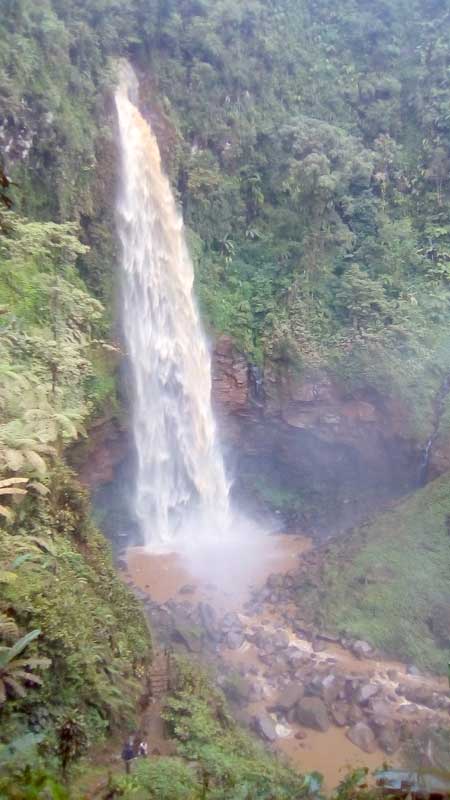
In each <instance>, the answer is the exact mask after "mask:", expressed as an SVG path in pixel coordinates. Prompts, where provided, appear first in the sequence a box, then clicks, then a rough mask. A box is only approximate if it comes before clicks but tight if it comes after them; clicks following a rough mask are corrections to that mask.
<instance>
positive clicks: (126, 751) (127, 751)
mask: <svg viewBox="0 0 450 800" xmlns="http://www.w3.org/2000/svg"><path fill="white" fill-rule="evenodd" d="M133 758H134V747H133V738H132V737H131V736H130V737H129V738H128V739H127V741H126V742H125V744H124V746H123V748H122V759H123V762H124V764H125V772H126V773H127V775H129V774H130V764H131V762H132V760H133Z"/></svg>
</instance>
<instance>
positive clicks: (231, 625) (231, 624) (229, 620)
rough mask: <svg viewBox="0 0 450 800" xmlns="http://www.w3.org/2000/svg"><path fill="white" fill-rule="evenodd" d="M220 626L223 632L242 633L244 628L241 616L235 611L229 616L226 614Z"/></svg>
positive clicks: (229, 613) (230, 612)
mask: <svg viewBox="0 0 450 800" xmlns="http://www.w3.org/2000/svg"><path fill="white" fill-rule="evenodd" d="M220 625H221V628H222V630H223V631H231V630H233V631H241V630H242V628H243V625H242V622H241V620H240V619H239V616H238V615H237V614H236V612H234V611H229V612H228V613H227V614H225V616H224V618H223V619H222V621H221V623H220Z"/></svg>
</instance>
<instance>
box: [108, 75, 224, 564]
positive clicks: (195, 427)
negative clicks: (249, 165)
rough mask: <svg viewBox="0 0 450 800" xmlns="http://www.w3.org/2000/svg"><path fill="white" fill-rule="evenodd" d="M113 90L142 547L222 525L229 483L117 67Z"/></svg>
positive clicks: (141, 133)
mask: <svg viewBox="0 0 450 800" xmlns="http://www.w3.org/2000/svg"><path fill="white" fill-rule="evenodd" d="M121 73H122V74H121V80H120V85H119V88H118V90H117V92H116V98H115V99H116V107H117V113H118V119H119V132H120V149H121V160H122V169H121V188H120V192H119V199H118V220H119V223H118V225H119V235H120V239H121V243H122V298H123V327H124V334H125V340H126V345H127V351H128V357H129V362H130V366H131V370H132V375H133V382H134V409H133V431H134V439H135V446H136V453H137V475H136V497H135V510H136V514H137V518H138V522H139V525H140V528H141V531H142V533H143V536H144V540H145V543H146V544H147V545H148V546H150V547H155V548H158V547H160V546H161V545H162V546H165V547H169V548H173V547H174V546H175V545H176V541H177V540H178V539H179V538H180V537H181V538H182V539H183V538H185V537H184V536H183V534H188V535H189V536H193V535H194V534H196V533H202V534H203V533H211V534H214V533H220V532H223V531H224V530H225V529H226V528H227V525H228V490H229V487H228V484H227V480H226V477H225V471H224V466H223V461H222V457H221V454H220V450H219V448H218V445H217V439H216V431H215V424H214V418H213V413H212V409H211V401H210V394H211V364H210V356H209V353H208V349H207V346H206V342H205V339H204V336H203V333H202V330H201V326H200V321H199V316H198V313H197V309H196V306H195V302H194V298H193V291H192V287H193V279H194V274H193V267H192V263H191V260H190V258H189V254H188V251H187V246H186V242H185V238H184V231H183V222H182V219H181V216H180V214H179V212H178V210H177V207H176V204H175V200H174V197H173V195H172V192H171V189H170V185H169V181H168V179H167V177H166V176H165V175H164V173H163V171H162V167H161V158H160V153H159V149H158V144H157V141H156V139H155V136H154V135H153V133H152V131H151V129H150V126H149V124H148V123H147V122H146V121H145V120H144V119H143V117H142V116H141V114H140V113H139V111H138V109H137V107H136V105H134V102H133V101H134V100H135V96H136V94H137V79H136V77H135V75H134V73H133V72H132V70H131V68H130V67H129V66H128V65H127V66H122V68H121Z"/></svg>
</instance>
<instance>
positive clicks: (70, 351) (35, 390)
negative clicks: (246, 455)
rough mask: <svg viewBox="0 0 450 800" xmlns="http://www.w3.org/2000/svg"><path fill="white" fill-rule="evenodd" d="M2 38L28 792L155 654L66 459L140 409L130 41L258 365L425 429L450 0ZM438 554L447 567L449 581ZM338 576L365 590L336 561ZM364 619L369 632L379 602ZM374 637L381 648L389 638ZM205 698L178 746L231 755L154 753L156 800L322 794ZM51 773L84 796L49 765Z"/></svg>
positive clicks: (10, 633)
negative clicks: (118, 219) (129, 157)
mask: <svg viewBox="0 0 450 800" xmlns="http://www.w3.org/2000/svg"><path fill="white" fill-rule="evenodd" d="M0 35H1V43H2V46H1V48H0V156H1V159H2V165H1V166H2V168H3V170H4V172H2V183H3V184H4V186H3V190H2V195H1V198H0V201H1V210H0V270H1V280H0V494H1V495H2V504H1V506H0V515H1V520H0V521H1V529H0V637H1V647H0V716H1V733H0V741H1V742H2V745H0V764H2V763H3V764H6V763H8V764H9V765H10V766H9V769H10V770H12V773H11V774H12V775H13V777H12V778H11V777H7V778H5V784H4V787H6V788H4V787H2V784H1V781H0V796H10V795H8V791H10V790H11V786H12V785H15V786H16V787H17V786H19V783H20V781H21V780H22V779H21V778H19V777H18V775H19V773H17V772H15V770H16V768H18V767H17V760H18V763H19V765H20V766H23V763H24V761H26V759H27V758H28V756H26V755H24V754H25V753H27V752H31V750H29V747H30V746H31V747H37V746H39V748H40V754H41V755H40V757H41V758H42V759H43V762H45V763H46V764H47V765H48V764H50V765H51V766H54V765H56V764H60V763H61V734H62V733H63V734H64V731H67V727H65V726H67V725H69V726H70V729H71V730H72V731H73V736H72V738H71V743H72V744H71V747H72V750H71V753H70V758H71V759H72V758H73V760H75V759H76V758H77V757H79V756H81V755H83V753H84V752H85V751H86V750H87V749H88V748H89V746H90V745H92V744H93V743H94V742H98V741H99V740H101V739H102V737H105V736H106V735H109V734H110V733H111V732H112V731H114V730H117V728H118V727H119V728H120V729H121V730H123V729H124V728H126V726H127V725H131V724H132V722H133V715H134V707H135V703H136V699H137V697H138V695H139V692H140V691H141V690H142V685H143V682H145V675H146V670H147V668H148V664H149V660H150V652H151V642H150V635H149V633H148V631H147V628H146V625H145V622H144V618H143V616H142V614H141V612H140V610H139V607H138V605H137V603H136V601H135V600H134V598H133V597H132V595H131V594H129V593H128V590H126V589H125V588H124V587H123V586H122V584H121V583H120V581H119V580H118V578H117V577H116V575H115V573H114V570H113V567H112V562H111V557H110V554H109V552H108V548H107V546H106V544H105V542H104V540H103V538H102V537H101V535H100V534H99V533H98V532H97V531H96V530H95V528H94V526H93V524H92V521H91V519H90V512H89V507H88V499H87V497H86V495H85V494H84V492H83V491H82V490H81V489H80V487H79V485H78V484H77V482H76V480H75V478H74V476H73V474H72V473H71V472H70V470H69V469H68V468H67V466H66V463H65V462H66V458H67V450H68V448H69V447H70V445H71V443H73V442H74V441H75V440H77V439H80V437H83V436H86V432H87V430H88V429H89V424H90V423H91V422H92V420H93V419H95V418H96V417H99V416H102V415H108V414H110V413H111V412H112V410H114V411H115V412H118V410H119V409H120V400H119V399H118V392H117V386H116V365H117V360H118V348H117V345H116V343H115V338H116V329H115V318H116V314H115V305H114V297H115V281H116V278H115V275H116V270H115V265H116V257H117V243H116V240H115V235H114V208H113V205H114V202H113V200H114V196H115V185H116V177H117V174H116V160H117V153H116V150H115V146H114V126H115V122H114V110H113V104H112V90H113V87H114V84H115V60H116V59H117V58H118V57H119V56H124V55H125V56H126V57H127V58H129V59H130V61H131V62H132V63H133V64H134V66H135V68H136V70H137V72H138V74H139V77H140V80H141V105H142V108H143V109H144V111H145V112H146V114H147V115H148V116H149V118H150V119H151V121H152V124H153V126H154V128H155V131H156V133H157V135H158V138H159V141H160V144H161V149H162V152H163V157H164V161H165V164H166V167H167V170H168V172H169V174H170V177H171V180H172V184H173V186H174V187H175V189H176V192H177V195H178V198H179V202H180V204H181V206H182V208H183V214H184V217H185V221H186V223H187V226H188V234H189V241H190V246H191V250H192V254H193V257H194V260H195V266H196V276H197V287H198V293H199V297H200V302H201V305H202V309H203V313H204V318H205V320H206V321H207V323H208V325H209V326H210V329H211V330H212V331H214V332H225V333H228V334H230V335H231V336H232V337H233V338H234V340H235V342H236V343H237V345H238V347H239V348H240V349H241V350H242V351H243V352H245V353H246V354H247V355H248V357H249V359H250V360H251V361H253V362H255V363H256V364H263V363H264V362H265V361H267V360H270V361H271V362H272V363H273V364H275V365H276V366H279V367H280V368H282V367H284V366H289V367H292V368H293V369H295V370H297V371H302V370H304V371H307V372H311V373H314V372H316V371H318V370H323V369H326V370H327V371H328V372H330V373H331V374H333V375H336V376H337V377H338V379H339V380H340V381H342V382H343V383H344V384H345V385H346V386H347V387H348V389H349V390H350V389H352V388H357V387H358V386H364V387H367V386H369V387H372V388H374V389H376V390H378V391H379V392H381V393H385V394H390V395H394V396H398V397H400V398H401V399H402V401H403V403H404V405H405V408H407V409H408V412H409V418H410V424H411V434H412V436H414V437H416V438H417V439H423V438H424V436H425V435H426V434H427V433H428V432H429V429H430V425H431V419H432V415H433V412H432V403H433V398H434V396H435V394H436V391H437V389H438V387H439V385H440V384H441V383H442V380H443V378H444V376H446V375H447V374H448V373H449V372H450V347H449V338H448V330H447V322H448V318H449V310H450V222H449V219H450V135H449V134H450V13H449V11H448V7H447V3H446V1H445V0H420V1H419V0H410V1H409V2H406V0H378V2H376V3H374V2H372V1H371V0H342V1H341V2H340V3H339V4H338V5H336V3H334V2H332V1H331V0H272V1H271V2H268V1H267V0H266V2H263V1H262V0H245V2H242V1H239V0H126V2H124V0H78V1H77V2H76V1H75V0H0ZM6 174H7V175H8V176H10V177H11V179H12V184H11V185H9V181H8V180H7V178H6ZM11 203H12V207H11V208H10V207H9V206H10V204H11ZM411 513H412V516H413V517H415V513H416V509H415V508H414V507H413V510H412V512H411ZM379 524H380V525H381V526H383V524H384V522H383V521H382V522H381V523H379ZM424 524H427V523H426V521H425V523H424ZM438 525H439V536H441V534H442V532H443V531H444V522H442V520H441V519H440V517H439V523H438ZM377 535H378V534H377ZM383 535H384V534H383ZM405 536H406V533H405ZM387 539H388V536H386V537H385V539H383V536H381V535H380V542H383V541H385V540H387ZM379 546H380V548H381V547H382V544H381V543H380V545H379ZM440 547H441V539H439V547H438V550H439V553H440V552H441V551H440V549H439V548H440ZM439 553H438V554H437V556H436V559H438V557H439ZM443 563H444V562H443V561H441V562H440V563H439V564H438V565H436V564H434V562H433V565H434V566H433V569H434V567H436V574H437V573H439V580H441V578H442V574H441V567H442V564H443ZM352 569H353V570H355V571H356V572H358V571H360V570H361V569H364V564H363V563H362V562H361V563H360V562H355V565H354V567H352ZM358 574H359V573H358ZM433 575H434V573H433ZM433 575H432V576H431V578H432V579H433ZM326 581H328V584H330V583H331V584H332V586H333V591H335V590H336V591H339V592H341V594H342V592H343V591H345V590H343V589H342V586H341V584H340V583H339V580H338V578H337V577H336V575H335V573H334V572H333V565H331V566H330V572H329V573H328V575H327V576H326ZM336 582H338V583H339V585H338V586H337V587H336ZM405 582H407V577H405ZM328 584H327V586H328ZM327 597H328V595H327ZM391 600H392V598H388V599H387V600H386V602H390V601H391ZM327 602H328V601H327ZM395 602H396V601H395V598H394V600H392V603H393V604H395ZM361 613H363V612H362V611H361ZM368 613H370V609H369V612H368ZM323 614H325V615H328V620H327V621H331V622H333V623H336V624H337V625H338V624H339V623H340V620H339V619H331V617H332V616H333V614H332V611H331V610H329V606H327V605H325V606H324V611H323ZM130 621H131V622H130ZM348 624H349V625H350V626H351V628H352V630H354V631H355V632H356V633H359V631H360V624H361V621H360V618H359V612H358V613H356V612H355V611H353V612H352V613H351V614H350V618H349V620H348ZM421 624H422V623H421ZM372 634H373V638H374V639H375V640H376V642H377V643H379V644H381V645H383V644H384V645H385V644H386V634H385V631H380V630H377V629H374V630H373V632H372ZM405 635H406V636H408V635H409V632H408V631H407V632H406V634H405ZM427 635H428V634H427ZM406 646H407V648H409V652H413V653H414V646H413V645H412V644H411V640H408V642H407V645H406ZM425 646H426V645H424V647H425ZM433 646H434V645H433ZM419 650H420V652H418V658H419V660H420V659H421V660H422V662H423V663H428V664H430V663H431V664H432V666H435V665H436V658H437V657H436V656H435V653H434V651H433V652H432V653H431V655H430V656H429V657H428V656H427V655H424V654H423V648H420V647H419ZM186 680H187V679H186ZM194 689H195V691H194ZM190 691H191V693H194V694H195V693H196V692H197V693H198V692H200V699H198V698H197V699H196V700H195V702H194V701H193V700H192V698H191V697H190V698H189V699H186V696H185V695H184V694H183V691H181V695H180V696H178V698H177V699H175V700H174V701H173V702H172V705H171V712H170V713H173V712H175V711H176V712H180V714H181V715H182V713H183V712H182V709H183V708H184V706H183V703H184V704H185V705H186V704H188V705H189V706H192V704H193V706H192V707H193V709H194V713H193V715H192V718H190V723H189V724H190V725H191V729H189V730H188V731H187V732H184V734H183V735H182V736H180V740H181V743H182V746H181V748H180V754H181V755H186V756H187V758H188V759H194V758H195V759H196V760H197V761H198V762H199V763H201V764H203V765H205V764H206V765H207V766H205V770H206V772H207V774H209V772H208V770H212V769H213V768H214V769H215V770H216V774H215V775H214V780H213V781H212V784H214V787H215V788H214V789H211V790H208V792H207V793H206V794H205V791H206V789H205V787H204V785H203V784H202V781H203V778H202V777H201V776H200V777H199V775H198V774H197V773H196V774H194V773H192V771H188V770H187V768H186V766H185V762H182V761H180V762H179V763H178V762H177V763H178V765H176V764H175V762H171V766H168V765H167V764H165V762H164V761H162V762H161V766H160V770H161V775H159V776H156V777H155V775H154V774H153V773H151V770H152V769H153V767H149V770H150V771H149V774H148V775H147V774H146V773H145V769H144V768H143V770H142V771H143V774H142V777H141V788H142V790H143V791H144V790H145V791H147V794H144V795H140V796H145V797H152V796H153V795H152V794H149V793H148V792H150V791H151V790H152V787H153V786H154V785H155V784H157V785H158V786H160V789H159V791H160V792H161V793H160V794H159V795H158V797H164V796H167V797H170V798H175V797H177V796H180V797H181V796H183V797H186V794H183V793H182V791H183V790H182V789H180V786H186V782H187V783H188V785H189V786H190V787H191V789H192V791H191V796H192V797H193V798H196V797H217V798H231V797H238V796H239V797H245V796H248V793H249V792H251V791H253V795H252V796H254V797H257V798H269V797H271V796H272V795H271V792H272V790H273V786H274V785H276V786H278V785H279V787H280V788H279V790H277V791H278V794H277V795H276V796H277V797H279V798H282V797H285V798H286V799H287V800H288V798H291V797H294V796H295V797H297V796H298V793H299V792H300V793H307V792H309V791H310V790H311V791H315V787H314V786H313V788H312V789H311V786H305V784H304V783H302V782H301V780H300V779H298V778H296V777H295V776H292V775H291V773H288V772H287V773H285V772H284V771H283V770H281V768H279V767H278V766H277V765H275V764H274V763H272V762H271V761H270V762H269V761H268V760H264V759H265V757H264V756H262V755H261V754H260V753H259V752H256V751H255V750H254V749H253V745H252V744H250V743H249V742H247V740H246V741H245V742H244V741H243V740H242V742H241V740H240V739H239V740H238V743H239V744H240V745H242V752H244V753H246V754H247V755H246V763H245V764H243V761H242V754H241V753H239V752H237V751H236V746H235V744H233V745H232V744H231V739H232V738H233V737H232V736H231V737H230V732H229V730H230V729H229V728H227V724H230V725H231V723H228V722H227V721H226V719H225V721H224V719H223V717H221V716H220V714H218V702H219V701H217V699H215V700H211V698H209V700H208V703H209V706H208V708H206V707H205V702H206V701H205V698H204V697H202V695H201V692H202V690H201V689H199V688H198V687H192V686H191V689H190ZM177 704H178V705H177ZM211 707H212V708H213V709H214V714H213V715H212V716H211ZM180 709H181V711H180ZM214 715H215V716H214ZM171 719H172V718H171ZM169 722H170V720H169ZM172 722H173V720H172ZM173 724H174V725H175V726H176V725H177V723H176V721H175V722H174V723H173ZM233 735H234V734H233ZM30 736H31V738H30ZM62 738H63V739H64V736H62ZM11 741H14V742H15V745H14V747H15V750H14V752H13V751H12V750H11V747H10V743H11ZM30 758H31V756H30ZM33 759H35V756H34V755H33ZM164 770H166V772H164ZM281 773H282V774H281ZM26 780H27V781H30V780H32V779H31V778H29V777H28V778H26ZM33 780H36V782H37V789H36V791H41V789H42V787H44V789H45V791H47V792H48V793H50V796H54V797H57V796H58V797H63V796H64V794H63V790H62V789H61V788H58V786H57V784H56V783H54V785H53V778H51V776H49V775H48V774H47V773H45V772H42V774H37V773H36V775H35V778H33ZM136 780H137V779H136ZM8 781H9V783H8ZM11 781H12V783H11ZM39 781H41V784H39ZM157 781H162V784H158V783H157ZM277 782H278V783H277ZM161 785H163V786H164V787H166V789H164V791H166V795H164V794H163V793H162V792H163V789H162V788H161ZM39 786H40V787H41V788H39ZM167 786H169V789H167ZM270 786H272V789H271V788H270ZM52 787H53V788H52ZM149 787H150V788H149ZM217 787H218V788H217ZM236 787H238V788H236ZM242 787H244V788H242ZM119 788H120V791H122V793H123V796H125V797H131V796H133V797H137V796H138V795H137V794H135V793H133V791H134V789H139V788H140V787H139V786H137V787H136V786H133V785H131V784H130V783H126V782H123V785H121V787H119ZM44 789H42V791H44ZM238 789H239V792H240V794H238ZM352 791H353V787H352V786H351V785H348V786H346V787H344V789H343V792H344V793H343V795H342V796H343V797H345V796H347V795H346V794H345V792H348V793H349V794H348V796H350V794H351V792H352ZM1 792H3V795H2V794H1ZM51 792H53V795H52V794H51ZM202 792H203V794H202ZM245 792H247V795H246V794H245ZM58 793H59V794H58ZM272 793H273V792H272ZM14 796H16V797H25V796H26V797H30V796H37V797H39V796H41V795H39V794H35V795H30V794H25V789H24V793H23V794H20V792H19V793H16V794H15V795H14Z"/></svg>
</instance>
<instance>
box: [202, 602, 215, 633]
mask: <svg viewBox="0 0 450 800" xmlns="http://www.w3.org/2000/svg"><path fill="white" fill-rule="evenodd" d="M198 610H199V614H200V621H201V623H202V625H203V627H204V629H205V631H206V633H207V635H208V636H209V637H210V639H217V638H218V631H217V615H216V612H215V611H214V609H213V607H212V606H211V605H210V604H209V603H199V604H198Z"/></svg>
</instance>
